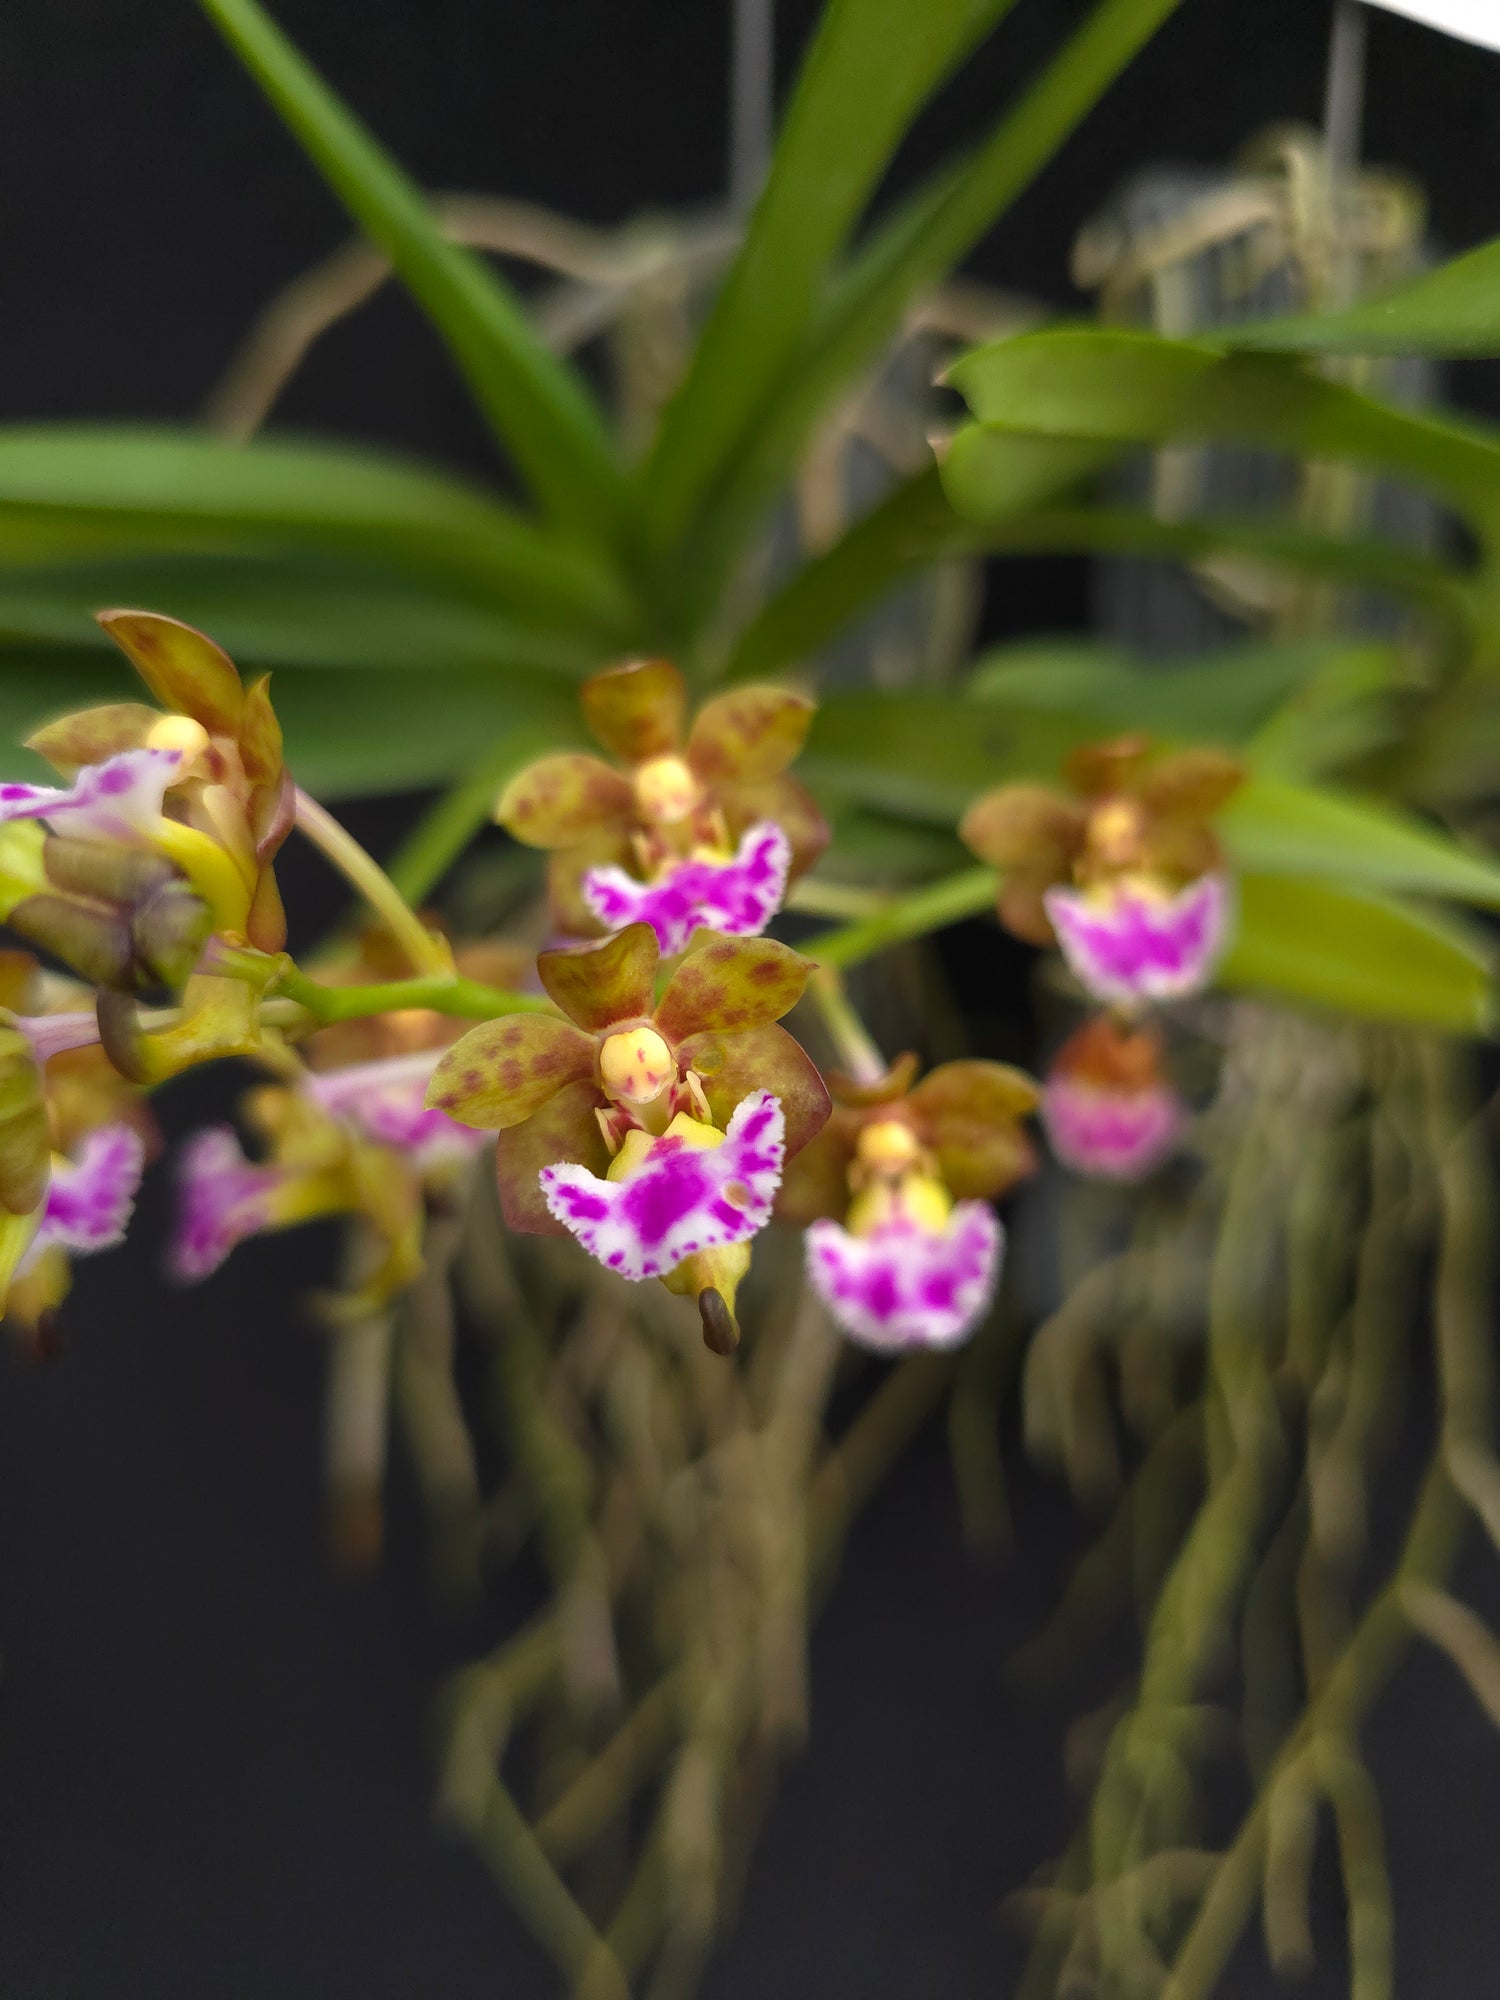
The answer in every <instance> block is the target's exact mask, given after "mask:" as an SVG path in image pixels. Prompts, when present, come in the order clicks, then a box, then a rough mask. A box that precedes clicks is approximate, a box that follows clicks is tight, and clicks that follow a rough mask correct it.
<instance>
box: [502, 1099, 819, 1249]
mask: <svg viewBox="0 0 1500 2000" xmlns="http://www.w3.org/2000/svg"><path fill="white" fill-rule="evenodd" d="M785 1133H786V1121H785V1119H784V1117H783V1116H782V1110H781V1106H780V1104H779V1103H778V1102H777V1101H776V1099H775V1098H774V1097H772V1096H771V1094H770V1092H769V1091H765V1090H758V1091H755V1092H753V1093H752V1094H751V1095H750V1096H748V1097H746V1098H745V1099H744V1100H743V1101H742V1102H741V1103H740V1104H739V1105H738V1107H737V1108H736V1110H735V1112H734V1115H733V1116H732V1117H731V1119H730V1120H729V1125H728V1129H727V1130H726V1131H725V1132H723V1133H722V1134H720V1133H719V1132H718V1131H717V1130H715V1129H714V1128H713V1127H711V1126H708V1125H705V1124H703V1123H701V1122H699V1121H696V1120H692V1119H688V1118H684V1117H679V1118H677V1119H675V1120H674V1121H673V1123H672V1125H670V1126H668V1128H667V1130H666V1132H665V1133H664V1134H663V1135H662V1137H661V1138H659V1139H650V1138H647V1139H646V1140H645V1143H644V1145H643V1146H642V1147H641V1148H640V1149H639V1150H638V1152H637V1153H636V1155H635V1157H634V1158H632V1157H631V1154H630V1152H629V1151H627V1150H626V1149H623V1148H622V1150H621V1153H620V1154H619V1155H618V1156H617V1158H616V1160H615V1161H614V1163H613V1164H612V1168H611V1173H610V1175H609V1176H607V1177H605V1178H601V1177H600V1176H599V1175H597V1174H593V1173H590V1172H589V1170H588V1169H587V1168H586V1167H579V1166H570V1165H566V1164H564V1165H558V1166H551V1167H544V1168H543V1169H542V1172H541V1186H542V1192H543V1195H544V1198H545V1200H546V1203H547V1207H548V1209H549V1210H550V1211H551V1213H552V1214H553V1215H554V1216H555V1217H556V1218H557V1220H558V1221H559V1222H561V1223H562V1224H563V1226H564V1227H565V1228H566V1229H567V1230H568V1231H569V1232H570V1233H571V1234H572V1235H574V1236H576V1237H577V1238H578V1241H579V1242H580V1243H581V1244H582V1245H583V1247H584V1249H585V1250H587V1251H588V1252H589V1254H590V1255H591V1256H593V1257H596V1258H597V1259H598V1260H599V1262H600V1263H601V1264H603V1265H604V1266H605V1267H606V1268H607V1269H608V1270H611V1271H614V1272H617V1273H618V1275H619V1276H620V1277H622V1278H629V1279H632V1280H639V1279H642V1278H658V1277H661V1276H663V1275H664V1274H665V1273H667V1272H668V1271H671V1270H674V1269H675V1268H676V1267H677V1266H678V1265H679V1264H681V1263H682V1262H683V1261H684V1259H686V1258H689V1257H695V1256H699V1255H701V1254H702V1253H703V1252H705V1251H711V1250H721V1249H725V1248H727V1247H728V1246H730V1245H732V1244H737V1243H745V1242H748V1240H749V1239H750V1238H751V1237H752V1236H754V1235H755V1234H756V1233H757V1232H758V1231H759V1230H761V1229H763V1228H764V1227H765V1225H766V1223H767V1222H769V1220H770V1218H771V1203H772V1200H773V1199H774V1197H775V1194H776V1189H777V1187H778V1186H779V1185H780V1182H781V1163H782V1158H783V1154H784V1151H785ZM622 1165H623V1167H624V1171H623V1172H620V1173H619V1174H618V1177H616V1172H615V1170H616V1169H618V1168H620V1167H621V1166H622Z"/></svg>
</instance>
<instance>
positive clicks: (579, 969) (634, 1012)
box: [536, 924, 661, 1034]
mask: <svg viewBox="0 0 1500 2000" xmlns="http://www.w3.org/2000/svg"><path fill="white" fill-rule="evenodd" d="M660 956H661V948H660V946H659V945H658V944H657V942H656V933H655V931H654V930H652V928H651V926H650V925H649V924H627V925H626V926H625V928H624V930H622V931H616V932H615V934H614V936H613V937H609V938H605V939H604V941H603V943H602V944H575V945H564V946H563V947H561V949H559V950H557V951H544V952H542V953H541V955H540V956H539V957H538V959H537V962H536V969H537V975H538V977H539V978H540V979H541V982H542V985H543V987H544V989H545V990H546V992H547V993H548V994H549V995H550V997H551V998H552V999H553V1000H555V1001H556V1002H557V1004H558V1006H559V1007H561V1009H562V1010H563V1012H564V1013H565V1014H566V1015H567V1016H568V1018H569V1019H570V1020H573V1021H576V1022H577V1023H578V1025H579V1027H580V1028H586V1029H587V1030H588V1031H589V1033H590V1034H597V1033H599V1032H600V1031H601V1030H602V1029H605V1028H610V1027H613V1026H614V1024H615V1023H616V1022H617V1021H637V1020H640V1019H641V1018H642V1017H643V1016H645V1015H648V1014H649V1013H650V1012H651V1001H652V997H653V995H654V993H655V991H656V967H657V961H658V959H659V958H660Z"/></svg>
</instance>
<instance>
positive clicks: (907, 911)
mask: <svg viewBox="0 0 1500 2000" xmlns="http://www.w3.org/2000/svg"><path fill="white" fill-rule="evenodd" d="M994 900H995V871H994V869H993V868H965V869H963V870H961V872H960V873H959V874H957V875H945V876H943V878H942V879H941V881H937V882H929V883H928V884H927V885H926V887H925V888H921V889H913V890H912V891H911V893H910V894H909V895H905V896H897V897H895V898H894V899H893V900H892V901H891V902H890V903H888V904H887V905H886V907H885V908H884V909H883V910H881V911H879V912H878V913H877V914H876V915H875V916H872V917H865V918H862V919H861V921H860V922H858V923H854V924H845V925H844V926H843V927H842V928H841V929H839V930H835V931H825V932H824V933H823V935H822V936H821V937H819V938H814V939H813V941H812V943H811V944H810V945H809V946H808V948H807V955H808V957H809V958H815V959H816V960H817V961H818V963H819V964H820V965H832V966H838V967H839V968H841V969H842V968H844V967H847V966H851V965H858V964H859V962H860V960H861V959H866V958H873V957H874V956H875V954H876V952H879V951H885V950H887V949H888V948H889V947H890V946H891V945H893V944H903V943H904V942H905V941H906V939H908V938H915V937H925V936H926V934H927V933H928V932H929V931H938V930H943V929H945V928H946V927H947V926H948V925H949V924H956V923H961V922H962V921H963V919H964V918H965V917H977V916H979V915H980V914H981V913H982V912H983V911H985V910H987V909H988V908H989V907H990V905H991V904H992V903H993V902H994Z"/></svg>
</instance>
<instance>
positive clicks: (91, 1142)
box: [20, 1125, 146, 1270]
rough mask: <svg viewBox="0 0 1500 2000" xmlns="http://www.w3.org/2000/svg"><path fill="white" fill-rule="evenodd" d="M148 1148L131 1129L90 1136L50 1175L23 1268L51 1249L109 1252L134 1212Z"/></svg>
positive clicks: (118, 1128) (114, 1127) (103, 1130)
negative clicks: (74, 1153)
mask: <svg viewBox="0 0 1500 2000" xmlns="http://www.w3.org/2000/svg"><path fill="white" fill-rule="evenodd" d="M145 1158H146V1148H145V1145H144V1143H143V1141H142V1139H141V1135H140V1133H139V1132H137V1131H136V1130H135V1129H134V1128H133V1127H132V1126H129V1125H103V1126H101V1127H100V1128H99V1130H98V1131H96V1132H90V1133H89V1135H88V1136H87V1138H86V1139H85V1140H84V1141H83V1144H82V1145H81V1146H80V1147H79V1150H78V1158H77V1159H76V1160H69V1161H64V1162H60V1163H58V1164H57V1165H55V1166H54V1167H53V1169H52V1179H51V1182H50V1183H49V1185H48V1188H47V1199H46V1202H45V1204H44V1206H43V1209H42V1219H41V1222H40V1224H39V1225H38V1228H37V1232H36V1235H35V1236H34V1237H33V1238H32V1240H31V1245H30V1248H29V1249H28V1250H27V1253H26V1255H25V1257H24V1258H23V1259H22V1262H21V1266H20V1268H21V1269H22V1270H24V1269H25V1268H26V1266H27V1265H28V1264H30V1263H31V1262H32V1260H33V1259H34V1258H35V1257H36V1256H37V1255H38V1254H39V1252H41V1251H42V1250H44V1249H46V1248H47V1247H48V1246H49V1245H50V1244H57V1245H58V1246H59V1247H60V1248H62V1249H64V1250H71V1251H72V1252H73V1253H74V1255H75V1256H83V1255H87V1254H88V1253H89V1252H91V1251H94V1250H107V1249H108V1248H109V1247H110V1245H111V1244H112V1243H118V1242H119V1241H120V1240H121V1238H122V1237H123V1236H124V1234H125V1225H126V1223H127V1222H129V1220H130V1216H131V1212H132V1210H133V1209H134V1207H135V1197H136V1190H137V1189H138V1188H139V1186H140V1184H141V1169H142V1167H143V1166H144V1164H145Z"/></svg>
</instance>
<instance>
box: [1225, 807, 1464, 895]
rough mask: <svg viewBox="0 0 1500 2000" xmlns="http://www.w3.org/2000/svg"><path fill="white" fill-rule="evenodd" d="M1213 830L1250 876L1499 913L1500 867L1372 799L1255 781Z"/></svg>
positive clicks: (1407, 814)
mask: <svg viewBox="0 0 1500 2000" xmlns="http://www.w3.org/2000/svg"><path fill="white" fill-rule="evenodd" d="M1215 824H1216V826H1217V827H1218V830H1219V832H1220V833H1221V834H1222V836H1223V839H1224V844H1225V846H1226V848H1227V849H1228V851H1229V854H1230V856H1231V858H1232V859H1233V861H1234V862H1235V864H1236V866H1237V867H1239V868H1242V869H1244V870H1246V871H1247V872H1251V873H1264V874H1279V875H1318V876H1322V877H1323V878H1325V879H1326V880H1329V881H1335V882H1346V883H1351V884H1356V883H1369V884H1370V885H1371V886H1372V887H1377V888H1382V889H1393V890H1405V891H1408V892H1410V893H1412V894H1415V895H1424V896H1442V897H1447V898H1450V899H1451V900H1452V901H1454V902H1460V903H1475V904H1478V905H1479V906H1481V907H1482V908H1485V909H1500V862H1496V861H1494V860H1492V859H1491V858H1490V857H1489V856H1488V855H1485V854H1479V853H1475V852H1473V851H1471V850H1470V849H1468V848H1466V847H1461V846H1460V845H1459V843H1458V842H1457V841H1456V840H1454V839H1453V838H1452V837H1451V836H1450V835H1448V834H1445V833H1442V832H1439V831H1438V830H1437V829H1436V828H1434V827H1429V826H1427V825H1425V824H1424V823H1423V822H1422V821H1421V820H1419V819H1416V818H1414V817H1413V816H1412V815H1411V814H1409V813H1403V812H1401V811H1399V810H1398V809H1397V808H1396V807H1394V806H1388V805H1384V804H1382V803H1380V802H1378V801H1376V800H1374V799H1361V798H1356V797H1354V796H1353V795H1352V794H1350V793H1342V792H1334V791H1325V790H1321V789H1315V788H1314V787H1312V786H1310V785H1294V784H1289V783H1288V782H1286V780H1284V779H1281V778H1276V777H1262V776H1256V777H1252V778H1251V779H1250V780H1249V782H1248V783H1247V784H1245V785H1244V786H1243V787H1242V788H1241V789H1240V790H1239V791H1238V792H1237V793H1236V794H1235V795H1234V797H1233V798H1232V799H1231V800H1230V801H1229V803H1228V805H1227V806H1226V807H1225V808H1224V810H1223V812H1222V813H1221V814H1220V815H1219V817H1218V819H1217V821H1216V822H1215Z"/></svg>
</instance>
